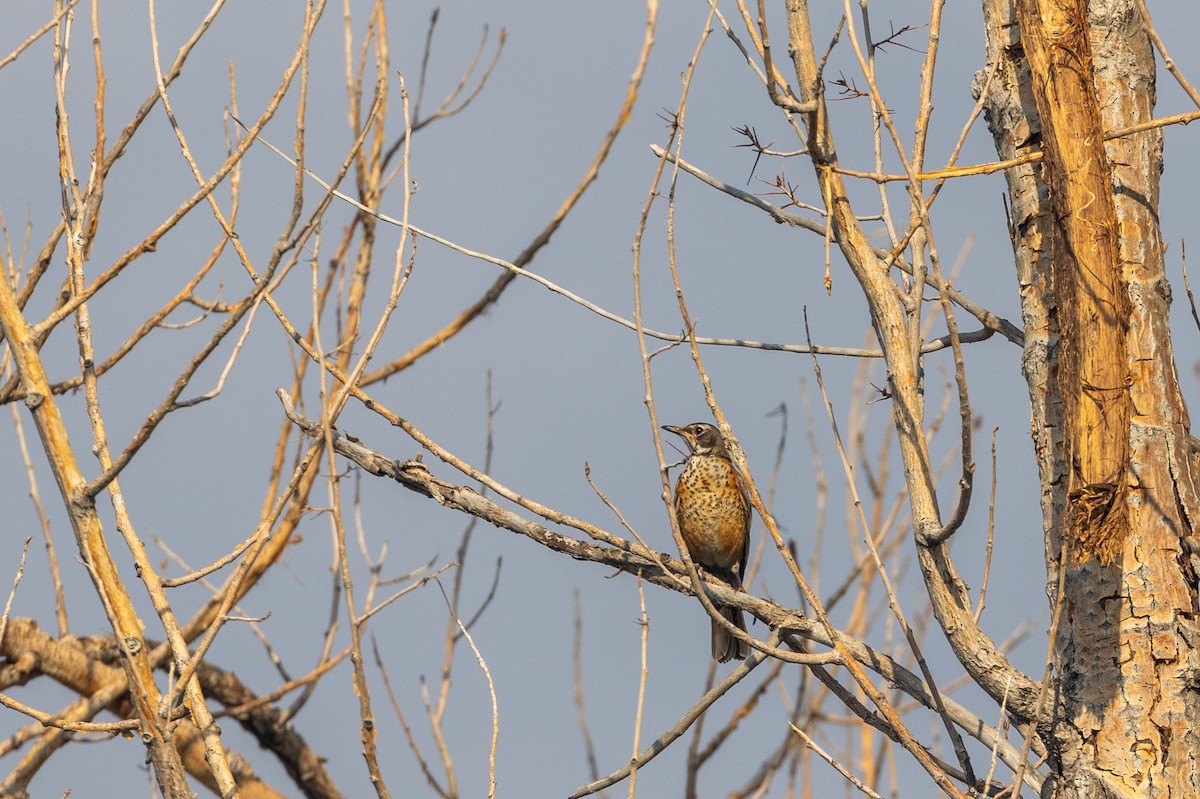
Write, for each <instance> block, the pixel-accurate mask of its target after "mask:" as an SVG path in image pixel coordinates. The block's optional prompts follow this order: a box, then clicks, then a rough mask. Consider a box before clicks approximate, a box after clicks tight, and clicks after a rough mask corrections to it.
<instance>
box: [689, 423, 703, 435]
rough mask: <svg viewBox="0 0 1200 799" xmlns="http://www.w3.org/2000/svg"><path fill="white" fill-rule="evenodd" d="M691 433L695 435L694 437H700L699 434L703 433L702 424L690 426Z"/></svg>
mask: <svg viewBox="0 0 1200 799" xmlns="http://www.w3.org/2000/svg"><path fill="white" fill-rule="evenodd" d="M692 432H693V433H695V434H696V435H700V434H701V433H703V432H704V425H702V424H694V425H692Z"/></svg>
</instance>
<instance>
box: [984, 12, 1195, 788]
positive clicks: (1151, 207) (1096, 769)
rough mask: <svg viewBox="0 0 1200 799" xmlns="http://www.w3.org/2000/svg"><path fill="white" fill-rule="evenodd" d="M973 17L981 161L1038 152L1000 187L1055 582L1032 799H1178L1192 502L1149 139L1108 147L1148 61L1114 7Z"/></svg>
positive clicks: (1136, 28)
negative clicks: (1057, 605)
mask: <svg viewBox="0 0 1200 799" xmlns="http://www.w3.org/2000/svg"><path fill="white" fill-rule="evenodd" d="M984 11H985V19H986V20H987V36H988V54H989V59H992V58H996V59H1001V67H1002V69H1001V72H1000V73H999V74H1000V75H1001V76H1002V77H1003V78H1004V79H1003V80H994V81H993V83H992V87H991V89H990V91H989V96H988V98H987V113H988V123H989V126H990V127H991V129H992V133H993V136H994V138H995V140H996V143H997V150H998V152H999V153H1000V155H1001V157H1007V156H1009V155H1012V154H1019V153H1020V152H1021V151H1022V150H1024V149H1034V148H1037V147H1038V146H1039V145H1040V146H1041V147H1042V149H1043V151H1044V153H1045V158H1044V159H1043V165H1042V167H1041V169H1040V170H1039V169H1038V168H1036V167H1034V168H1030V167H1021V168H1017V169H1014V170H1010V172H1009V174H1008V176H1007V177H1008V182H1009V188H1010V191H1011V192H1012V208H1013V218H1012V220H1011V227H1012V232H1013V241H1014V251H1015V253H1016V263H1017V273H1018V279H1019V281H1020V286H1021V297H1022V308H1023V312H1024V313H1023V317H1024V322H1025V326H1026V345H1025V359H1024V361H1023V366H1024V371H1025V375H1026V379H1027V381H1028V384H1029V392H1030V398H1031V405H1032V422H1033V434H1034V441H1035V444H1036V447H1037V449H1036V452H1037V456H1038V465H1039V473H1040V475H1041V480H1042V498H1043V504H1042V508H1043V521H1044V524H1045V529H1046V541H1047V546H1046V552H1047V565H1048V573H1049V575H1050V579H1049V584H1050V589H1051V590H1050V593H1051V596H1052V597H1053V596H1055V595H1056V593H1057V588H1058V586H1057V579H1058V575H1059V574H1060V573H1061V574H1062V579H1063V581H1064V586H1063V587H1064V602H1065V604H1064V607H1063V611H1062V619H1061V622H1060V625H1059V628H1058V636H1057V639H1056V641H1055V648H1056V659H1057V665H1058V668H1057V671H1056V673H1055V675H1054V679H1055V685H1054V688H1055V689H1056V690H1055V691H1054V695H1055V696H1056V704H1055V707H1054V708H1053V709H1052V710H1053V715H1052V717H1051V719H1050V720H1049V722H1048V723H1045V724H1043V727H1042V729H1043V730H1044V731H1045V733H1046V737H1047V739H1048V743H1049V744H1050V751H1051V755H1052V761H1051V767H1052V769H1053V770H1054V771H1055V772H1056V774H1055V776H1054V778H1053V779H1051V780H1048V781H1047V783H1046V785H1047V786H1048V787H1047V788H1046V789H1045V790H1044V791H1043V796H1055V797H1079V798H1080V799H1082V797H1095V796H1106V795H1113V796H1146V797H1194V796H1197V795H1200V769H1198V768H1197V763H1196V760H1197V757H1198V756H1200V745H1198V744H1200V741H1198V740H1197V732H1196V731H1197V730H1198V729H1200V727H1198V725H1197V722H1200V695H1198V694H1197V692H1196V691H1195V688H1194V682H1195V678H1194V675H1196V674H1197V673H1200V671H1198V666H1200V661H1198V659H1197V653H1196V642H1197V640H1198V636H1197V634H1196V633H1197V629H1196V618H1195V617H1196V607H1197V597H1196V583H1195V573H1194V570H1193V568H1192V560H1191V556H1192V550H1191V549H1190V546H1191V545H1190V541H1191V538H1192V528H1193V521H1192V520H1193V519H1196V518H1200V512H1198V507H1200V506H1198V504H1197V498H1198V496H1200V493H1198V491H1197V486H1196V481H1197V462H1196V458H1195V456H1194V455H1193V449H1194V447H1193V445H1192V441H1193V439H1191V437H1190V435H1189V433H1188V430H1189V426H1190V422H1189V419H1188V414H1187V409H1186V405H1185V403H1184V400H1183V397H1182V394H1181V393H1180V391H1179V383H1178V375H1177V373H1176V370H1175V362H1174V356H1173V353H1172V349H1171V339H1170V331H1169V327H1168V316H1167V312H1168V309H1169V305H1170V299H1171V292H1170V288H1169V284H1168V283H1167V280H1166V276H1165V268H1164V260H1163V245H1162V240H1161V234H1160V231H1159V227H1158V216H1157V214H1158V201H1159V177H1160V174H1161V172H1162V134H1161V131H1159V130H1153V131H1147V132H1143V133H1139V134H1136V135H1133V136H1127V137H1124V138H1121V139H1114V140H1111V141H1108V142H1106V143H1105V142H1104V132H1105V131H1108V130H1115V129H1117V128H1121V127H1125V126H1129V125H1132V124H1136V123H1138V122H1142V121H1145V120H1147V119H1149V118H1150V117H1151V115H1152V112H1153V106H1154V92H1155V74H1154V57H1153V52H1152V50H1151V46H1150V42H1149V38H1148V36H1147V35H1146V32H1145V29H1144V26H1143V23H1142V20H1141V17H1140V15H1139V12H1138V9H1137V6H1136V5H1135V4H1134V3H1131V2H1128V1H1127V0H1113V1H1112V2H1109V1H1108V0H1094V2H1092V3H1091V4H1090V6H1086V5H1085V3H1084V2H1083V0H1053V1H1052V0H1017V3H1016V7H1015V14H1014V8H1013V6H1012V5H1011V4H1010V3H1008V2H1006V1H1005V0H985V3H984ZM1018 19H1019V22H1020V26H1019V34H1018V32H1017V31H1018V28H1017V27H1016V26H1014V25H1013V24H1012V22H1013V21H1014V20H1018ZM1039 172H1040V174H1039ZM1039 177H1040V178H1041V180H1039ZM1064 539H1065V540H1066V542H1067V544H1068V547H1069V549H1070V551H1071V553H1072V555H1071V556H1070V557H1069V558H1068V559H1067V560H1066V562H1065V563H1064V562H1060V559H1059V555H1058V553H1059V551H1060V547H1059V544H1060V541H1062V540H1064Z"/></svg>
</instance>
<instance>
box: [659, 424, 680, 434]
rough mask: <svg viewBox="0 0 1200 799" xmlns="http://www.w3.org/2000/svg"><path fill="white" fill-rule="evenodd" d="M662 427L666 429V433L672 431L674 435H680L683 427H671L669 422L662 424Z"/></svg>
mask: <svg viewBox="0 0 1200 799" xmlns="http://www.w3.org/2000/svg"><path fill="white" fill-rule="evenodd" d="M662 429H663V430H666V431H667V432H668V433H674V434H675V435H677V436H682V435H683V428H682V427H673V426H671V425H669V424H664V425H663V426H662Z"/></svg>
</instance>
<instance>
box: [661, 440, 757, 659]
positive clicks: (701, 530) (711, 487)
mask: <svg viewBox="0 0 1200 799" xmlns="http://www.w3.org/2000/svg"><path fill="white" fill-rule="evenodd" d="M663 430H666V431H667V432H669V433H674V434H675V435H677V436H679V437H680V438H682V439H683V440H684V442H685V443H686V444H687V446H688V453H689V454H688V459H687V463H686V465H685V466H684V467H683V471H682V472H680V473H679V479H678V480H677V481H676V483H675V515H676V517H677V518H678V519H679V532H680V534H681V535H682V536H683V543H684V544H686V545H687V549H688V554H689V555H691V557H692V562H694V563H695V564H696V565H697V566H701V567H703V568H704V570H705V571H707V572H708V573H709V574H712V575H715V576H717V577H720V578H721V579H722V580H724V581H725V582H727V583H729V584H730V585H731V586H733V587H734V588H735V589H741V587H742V576H743V575H744V574H745V573H746V556H747V554H748V553H749V551H750V497H749V495H748V494H747V493H746V487H745V484H744V483H743V481H742V477H741V475H740V474H739V473H738V470H737V467H735V466H734V465H733V461H731V460H730V459H729V450H728V448H727V447H726V445H725V439H724V437H723V436H722V435H721V431H720V430H718V429H717V428H716V427H713V426H712V425H711V424H707V423H705V422H693V423H691V424H689V425H685V426H683V427H672V426H671V425H663ZM717 610H718V611H719V612H720V614H721V615H722V616H723V617H724V618H725V619H727V620H728V621H729V622H730V623H731V624H733V626H735V627H737V628H738V629H739V630H742V631H743V632H745V630H746V620H745V619H744V618H743V616H742V611H741V609H739V608H734V607H729V606H722V605H717ZM711 621H712V656H713V659H714V660H716V661H717V662H719V663H727V662H729V661H730V660H733V659H734V658H737V659H738V660H745V659H746V656H747V655H749V654H750V645H749V644H747V643H746V642H745V641H743V640H741V639H739V638H736V637H734V635H733V634H732V633H730V632H729V630H727V629H726V628H725V626H724V625H722V624H721V623H720V622H719V621H717V620H716V619H712V620H711Z"/></svg>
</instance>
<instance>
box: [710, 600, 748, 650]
mask: <svg viewBox="0 0 1200 799" xmlns="http://www.w3.org/2000/svg"><path fill="white" fill-rule="evenodd" d="M717 610H719V611H720V612H721V615H722V616H724V617H725V618H726V619H727V620H728V621H729V623H730V624H732V625H733V626H734V627H737V628H738V629H739V630H741V631H742V632H746V619H745V617H744V616H743V615H742V611H741V608H733V607H728V606H726V607H722V608H717ZM749 654H750V645H749V644H748V643H746V642H745V641H743V640H741V639H740V638H735V637H734V636H733V634H732V633H731V632H729V631H728V630H726V629H725V625H723V624H721V623H720V622H719V621H717V620H716V619H712V656H713V659H715V660H716V661H718V662H719V663H727V662H729V661H730V660H733V659H734V658H737V659H738V660H745V659H746V656H747V655H749Z"/></svg>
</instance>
